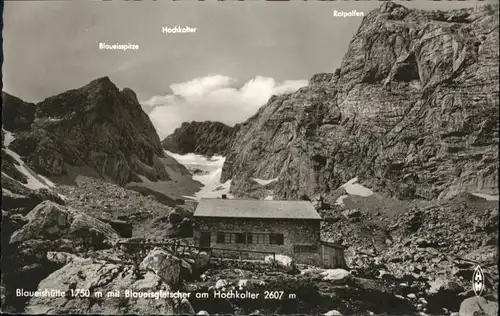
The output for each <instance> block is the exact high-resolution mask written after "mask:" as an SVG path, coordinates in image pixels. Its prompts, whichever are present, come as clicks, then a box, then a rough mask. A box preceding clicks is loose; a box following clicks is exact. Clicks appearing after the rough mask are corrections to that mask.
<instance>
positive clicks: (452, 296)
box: [427, 278, 464, 312]
mask: <svg viewBox="0 0 500 316" xmlns="http://www.w3.org/2000/svg"><path fill="white" fill-rule="evenodd" d="M429 285H430V288H429V290H428V292H427V294H428V296H427V302H428V309H429V311H434V312H437V311H440V310H441V309H442V308H446V309H448V310H458V309H459V307H460V302H461V300H462V298H461V297H460V296H459V294H460V293H461V292H463V291H464V288H463V287H461V286H460V285H459V284H457V283H456V282H453V281H450V280H447V279H444V278H439V279H436V280H433V281H431V282H429Z"/></svg>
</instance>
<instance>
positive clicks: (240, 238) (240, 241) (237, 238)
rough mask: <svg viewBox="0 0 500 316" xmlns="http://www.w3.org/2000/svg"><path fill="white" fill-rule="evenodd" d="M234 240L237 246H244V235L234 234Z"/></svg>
mask: <svg viewBox="0 0 500 316" xmlns="http://www.w3.org/2000/svg"><path fill="white" fill-rule="evenodd" d="M234 239H235V242H236V243H237V244H244V243H245V234H242V233H235V234H234Z"/></svg>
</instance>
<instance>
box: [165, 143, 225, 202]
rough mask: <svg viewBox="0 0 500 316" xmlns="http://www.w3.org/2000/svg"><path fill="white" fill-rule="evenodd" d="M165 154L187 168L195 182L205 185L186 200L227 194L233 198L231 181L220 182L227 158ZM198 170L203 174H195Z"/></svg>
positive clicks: (167, 152)
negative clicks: (230, 192)
mask: <svg viewBox="0 0 500 316" xmlns="http://www.w3.org/2000/svg"><path fill="white" fill-rule="evenodd" d="M165 153H166V154H167V155H169V156H170V157H172V158H173V159H175V160H177V162H179V163H180V164H181V165H183V166H184V167H186V168H187V169H188V170H189V171H190V172H191V174H193V176H192V178H193V180H196V181H199V182H201V183H202V184H203V187H202V188H201V190H200V191H198V192H196V193H195V194H194V196H185V197H186V198H190V199H195V200H199V199H200V198H217V197H221V196H222V195H223V194H226V196H227V197H228V198H230V199H231V198H233V196H232V195H231V194H229V188H230V187H231V180H228V181H226V182H224V183H221V182H220V178H221V175H222V167H223V166H224V162H225V161H226V157H223V156H212V157H211V158H207V157H205V156H203V155H197V154H185V155H179V154H176V153H173V152H171V151H168V150H165ZM196 170H201V171H202V172H201V174H194V173H195V171H196Z"/></svg>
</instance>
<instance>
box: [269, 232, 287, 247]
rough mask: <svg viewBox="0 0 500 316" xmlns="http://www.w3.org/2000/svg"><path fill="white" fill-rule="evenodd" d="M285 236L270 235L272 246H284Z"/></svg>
mask: <svg viewBox="0 0 500 316" xmlns="http://www.w3.org/2000/svg"><path fill="white" fill-rule="evenodd" d="M283 239H284V238H283V234H270V235H269V243H270V244H271V245H283Z"/></svg>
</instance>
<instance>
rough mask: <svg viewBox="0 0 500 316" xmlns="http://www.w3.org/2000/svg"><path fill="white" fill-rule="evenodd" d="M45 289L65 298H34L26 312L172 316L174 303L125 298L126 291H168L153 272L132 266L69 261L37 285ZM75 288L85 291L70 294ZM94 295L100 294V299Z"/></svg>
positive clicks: (98, 295)
mask: <svg viewBox="0 0 500 316" xmlns="http://www.w3.org/2000/svg"><path fill="white" fill-rule="evenodd" d="M45 289H58V290H60V291H63V292H65V293H66V295H65V296H58V297H42V296H40V297H34V298H32V299H31V300H30V301H29V303H28V305H27V307H26V309H25V312H26V313H28V314H61V313H64V314H87V313H92V314H114V315H118V314H123V313H132V314H139V315H144V314H155V315H156V314H164V315H171V314H175V310H174V308H173V305H174V304H173V302H172V301H171V300H170V299H161V298H160V299H154V298H151V297H126V295H125V294H126V293H125V292H126V291H130V292H142V293H144V292H150V291H151V292H159V291H160V290H163V291H168V290H169V289H170V288H169V287H168V285H166V284H165V283H163V282H162V280H161V278H160V277H159V276H158V275H156V274H154V273H153V272H142V271H140V270H138V269H137V268H136V267H134V266H124V265H120V264H111V263H106V262H99V261H93V260H91V259H87V260H85V259H81V260H76V261H72V262H70V263H68V264H67V265H65V266H64V267H63V268H61V269H59V270H57V271H55V272H54V273H52V274H51V275H49V276H48V277H47V278H45V279H44V280H42V281H41V282H40V284H39V286H38V290H45ZM75 289H84V290H85V291H87V290H88V292H85V291H84V292H83V293H81V294H79V295H75V292H72V290H73V291H74V290H75ZM130 292H129V293H130ZM72 293H73V295H72ZM96 293H101V294H102V296H101V295H100V294H97V295H96ZM110 293H111V294H112V296H110V295H111V294H110Z"/></svg>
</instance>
